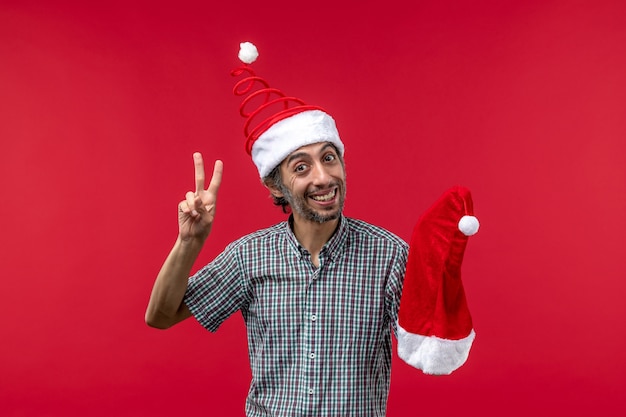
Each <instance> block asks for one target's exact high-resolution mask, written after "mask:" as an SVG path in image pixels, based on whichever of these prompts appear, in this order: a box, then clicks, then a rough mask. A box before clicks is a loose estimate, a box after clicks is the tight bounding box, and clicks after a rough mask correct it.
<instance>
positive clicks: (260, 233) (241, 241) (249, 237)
mask: <svg viewBox="0 0 626 417" xmlns="http://www.w3.org/2000/svg"><path fill="white" fill-rule="evenodd" d="M286 231H287V222H280V223H276V224H274V225H272V226H269V227H265V228H263V229H258V230H256V231H254V232H251V233H248V234H246V235H244V236H241V237H240V238H238V239H236V240H235V241H233V242H232V243H231V244H230V245H229V246H231V247H238V246H239V247H240V246H248V245H254V244H257V243H261V244H262V243H263V242H266V241H267V240H271V239H276V238H279V237H281V236H283V235H284V234H285V233H286Z"/></svg>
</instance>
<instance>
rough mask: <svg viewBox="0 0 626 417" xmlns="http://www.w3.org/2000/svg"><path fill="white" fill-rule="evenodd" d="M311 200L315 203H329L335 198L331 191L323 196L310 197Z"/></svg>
mask: <svg viewBox="0 0 626 417" xmlns="http://www.w3.org/2000/svg"><path fill="white" fill-rule="evenodd" d="M311 198H312V199H313V200H315V201H329V200H332V199H333V198H335V190H332V191H331V192H329V193H328V194H325V195H312V196H311Z"/></svg>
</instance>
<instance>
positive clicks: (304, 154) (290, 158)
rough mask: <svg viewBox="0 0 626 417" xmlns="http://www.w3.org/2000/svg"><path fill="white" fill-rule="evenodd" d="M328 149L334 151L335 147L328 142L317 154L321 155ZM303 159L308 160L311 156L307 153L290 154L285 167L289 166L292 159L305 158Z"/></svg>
mask: <svg viewBox="0 0 626 417" xmlns="http://www.w3.org/2000/svg"><path fill="white" fill-rule="evenodd" d="M328 148H332V149H333V150H335V147H334V146H333V144H332V143H330V142H327V143H326V144H325V145H324V146H322V148H321V149H320V150H319V152H318V153H319V154H322V153H324V152H326V150H327V149H328ZM305 157H306V158H310V157H311V156H310V155H309V154H308V153H307V152H296V153H294V154H291V155H289V156H288V157H287V165H289V163H290V162H291V161H293V160H294V159H298V158H305Z"/></svg>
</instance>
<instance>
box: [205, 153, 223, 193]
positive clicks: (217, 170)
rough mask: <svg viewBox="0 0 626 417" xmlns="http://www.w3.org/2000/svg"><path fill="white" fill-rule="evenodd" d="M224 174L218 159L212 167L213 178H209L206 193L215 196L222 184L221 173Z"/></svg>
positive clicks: (221, 163)
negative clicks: (209, 181)
mask: <svg viewBox="0 0 626 417" xmlns="http://www.w3.org/2000/svg"><path fill="white" fill-rule="evenodd" d="M223 172H224V163H223V162H222V161H220V160H219V159H218V160H217V161H215V165H213V176H212V177H211V183H210V184H209V188H208V190H207V191H209V192H211V193H213V194H217V190H219V188H220V184H221V183H222V173H223Z"/></svg>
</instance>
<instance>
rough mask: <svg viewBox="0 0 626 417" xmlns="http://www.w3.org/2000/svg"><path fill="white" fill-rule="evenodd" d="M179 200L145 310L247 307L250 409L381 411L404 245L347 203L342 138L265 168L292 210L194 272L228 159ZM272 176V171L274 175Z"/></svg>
mask: <svg viewBox="0 0 626 417" xmlns="http://www.w3.org/2000/svg"><path fill="white" fill-rule="evenodd" d="M194 162H195V171H196V192H195V193H191V192H190V193H187V198H186V199H185V200H184V201H182V202H181V203H180V204H179V230H180V232H179V236H178V239H177V242H176V244H175V246H174V248H173V250H172V252H171V253H170V255H169V256H168V258H167V260H166V261H165V264H164V265H163V268H162V270H161V272H160V273H159V275H158V277H157V280H156V282H155V285H154V289H153V293H152V296H151V299H150V303H149V306H148V310H147V312H146V321H147V322H148V324H149V325H151V326H154V327H159V328H167V327H170V326H172V325H174V324H176V323H178V322H179V321H181V320H183V319H185V318H187V317H189V316H190V315H191V314H192V312H193V314H194V316H195V317H196V318H197V319H198V321H199V322H200V323H201V324H202V325H203V326H204V327H206V328H207V329H208V330H210V331H215V330H217V328H218V326H219V325H220V323H222V322H223V321H224V320H225V319H226V318H227V317H228V316H230V315H231V314H233V313H234V312H236V311H241V312H242V314H243V316H244V319H245V322H246V326H247V331H248V341H249V348H250V353H249V354H250V363H251V368H252V377H253V379H252V382H251V387H250V392H249V395H248V398H247V401H246V412H247V415H249V416H286V415H315V416H323V415H324V416H339V415H340V416H383V415H385V409H386V401H387V395H388V389H389V377H390V366H391V353H392V352H391V349H392V346H391V332H392V329H394V328H395V323H396V321H397V311H398V305H399V302H400V295H401V287H402V278H403V276H404V269H405V265H406V259H407V245H406V244H405V243H404V242H403V241H402V240H401V239H399V238H398V237H396V236H394V235H392V234H391V233H389V232H387V231H385V230H383V229H381V228H378V227H375V226H372V225H369V224H366V223H364V222H361V221H357V220H353V219H349V218H346V217H344V216H343V215H342V207H343V202H344V198H345V190H346V185H345V170H344V164H343V159H342V156H341V155H340V153H339V152H338V151H337V149H336V147H335V146H334V145H333V144H331V143H328V142H320V143H313V144H311V145H306V146H303V147H300V148H298V149H297V150H296V151H294V152H292V153H291V154H290V155H289V156H288V157H287V158H285V159H284V161H282V162H281V164H280V165H279V166H278V167H277V171H278V173H279V177H280V181H281V182H279V183H276V182H275V181H276V179H275V178H273V179H270V177H268V178H266V180H265V182H266V185H267V186H268V188H269V190H270V192H271V193H272V195H273V196H274V197H275V198H276V199H278V200H280V199H284V200H285V201H286V202H287V204H288V205H289V207H290V208H291V210H292V214H291V216H290V217H289V220H288V221H287V222H283V223H281V224H278V225H275V226H273V227H270V228H268V229H265V230H261V231H258V232H256V233H252V234H250V235H248V236H245V237H243V238H242V239H239V240H238V241H236V242H234V243H233V244H231V245H229V247H228V248H227V249H226V250H225V251H224V253H222V254H221V255H219V256H218V257H217V258H216V259H215V260H214V261H213V262H212V263H210V264H209V265H207V266H206V267H204V268H203V269H201V270H200V271H199V272H198V273H197V274H196V275H194V276H193V277H192V278H191V279H189V281H188V280H187V277H188V276H189V275H190V272H191V267H192V265H193V263H194V261H195V259H196V257H197V255H198V253H199V251H200V249H201V248H202V246H203V244H204V242H205V240H206V238H207V237H208V235H209V233H210V230H211V225H212V224H213V220H214V217H215V202H216V200H217V191H218V189H219V185H220V181H221V175H222V164H221V162H219V161H218V162H216V164H215V167H214V171H213V177H212V179H211V182H210V185H209V187H208V188H207V189H206V190H205V189H204V169H203V164H202V157H201V156H200V155H199V154H195V155H194ZM274 177H276V175H274Z"/></svg>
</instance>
